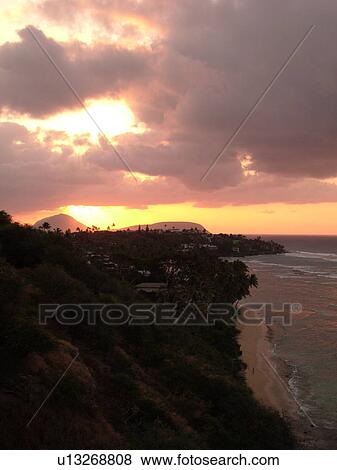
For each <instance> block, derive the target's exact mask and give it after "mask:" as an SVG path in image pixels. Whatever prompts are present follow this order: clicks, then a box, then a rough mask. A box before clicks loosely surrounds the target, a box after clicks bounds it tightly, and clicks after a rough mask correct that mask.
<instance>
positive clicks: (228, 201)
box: [0, 0, 337, 234]
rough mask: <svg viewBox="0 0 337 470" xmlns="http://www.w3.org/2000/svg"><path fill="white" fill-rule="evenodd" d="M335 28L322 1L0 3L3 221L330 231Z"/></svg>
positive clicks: (328, 0) (335, 171)
mask: <svg viewBox="0 0 337 470" xmlns="http://www.w3.org/2000/svg"><path fill="white" fill-rule="evenodd" d="M336 24H337V2H335V1H334V0H321V1H319V2H318V1H317V0H289V1H280V0H45V1H44V0H31V1H29V0H12V1H11V2H8V1H7V0H6V1H3V0H0V26H1V27H0V106H1V108H0V111H1V122H0V146H1V151H0V201H1V204H0V206H1V209H5V210H6V211H8V212H10V213H11V214H12V215H13V216H14V218H15V219H16V220H19V221H21V222H28V223H32V222H34V221H36V220H37V219H40V218H42V217H46V216H48V215H53V214H58V213H60V212H62V213H67V214H70V215H72V216H73V217H75V218H76V219H78V220H79V221H81V222H83V223H85V224H88V225H93V224H94V225H98V226H100V227H101V228H106V226H107V225H111V224H112V223H113V222H114V223H115V224H116V228H118V227H124V226H127V225H135V224H138V223H143V224H146V223H152V222H159V221H164V220H171V221H174V220H185V221H193V222H198V223H201V224H203V225H204V226H205V227H206V228H207V229H209V230H211V231H214V232H220V231H221V232H232V233H235V232H240V233H261V234H262V233H270V234H272V233H279V234H281V233H297V234H337V217H336V214H337V56H336V43H337V28H336ZM312 25H314V26H315V28H314V29H313V30H312V32H311V33H310V34H309V36H308V37H307V38H306V40H305V41H304V43H303V44H302V46H301V47H300V48H299V50H298V51H297V53H296V54H295V55H294V57H293V58H292V59H291V61H290V63H289V64H288V66H287V67H286V68H285V69H284V71H283V72H282V74H280V76H279V77H278V79H277V80H276V81H275V83H274V84H273V86H272V87H271V89H270V90H269V92H268V93H267V94H266V96H265V97H264V98H263V100H262V101H261V102H260V103H259V105H258V106H257V108H256V109H255V112H254V113H253V114H252V115H251V117H250V119H249V120H248V121H247V122H246V123H245V125H244V126H243V128H242V129H241V130H240V132H238V134H237V135H236V137H235V139H234V140H233V142H232V143H231V145H230V146H229V147H228V149H227V150H226V151H225V152H224V153H223V155H222V156H221V158H220V159H219V161H218V162H217V164H216V165H215V167H214V168H213V169H212V171H210V173H209V174H208V175H207V177H206V178H205V179H204V180H202V176H203V175H204V174H205V172H206V170H207V169H208V167H209V166H210V165H211V163H212V162H213V161H214V159H215V158H216V156H217V155H218V154H219V151H221V149H222V148H223V147H224V145H225V144H226V142H227V141H228V139H230V137H231V136H232V135H233V133H234V132H235V130H236V129H238V126H239V125H240V123H241V122H242V120H243V119H244V118H245V116H246V115H247V113H249V111H250V110H251V109H252V107H253V106H254V104H255V103H256V101H257V100H258V98H259V97H260V96H261V93H263V91H264V90H265V89H266V88H267V87H268V85H269V84H270V83H271V80H272V79H273V77H275V74H277V72H278V71H279V70H280V68H281V67H282V64H284V63H285V61H286V60H287V58H288V57H289V56H290V55H291V53H292V51H293V50H294V48H295V47H296V45H297V44H298V43H299V41H301V39H302V38H303V37H304V36H305V34H306V32H307V31H308V30H309V28H310V27H311V26H312ZM34 37H35V38H36V39H34ZM37 41H38V43H39V44H40V46H42V48H44V49H45V51H46V52H47V53H48V55H49V60H48V57H47V56H46V55H45V54H44V53H43V51H42V50H41V47H39V44H38V43H37ZM51 62H54V64H56V66H57V68H58V69H59V70H60V71H61V72H62V74H63V76H64V77H65V80H64V79H62V78H61V77H60V75H59V74H58V73H57V71H56V70H55V67H54V66H53V65H52V64H51ZM66 81H67V82H68V84H70V85H71V87H72V88H73V90H74V91H75V93H74V92H72V91H71V90H70V88H69V86H67V84H66ZM75 94H76V95H77V96H78V97H80V99H81V100H83V104H85V107H86V109H87V111H88V112H89V114H90V115H91V116H92V117H93V118H94V120H95V121H96V123H97V124H98V126H96V125H95V124H94V123H93V121H92V120H91V119H90V116H89V115H88V113H87V112H86V110H85V109H84V108H83V107H82V106H81V104H80V103H79V100H78V99H76V96H75ZM101 131H103V132H104V134H105V136H106V137H107V138H108V139H109V141H110V143H111V144H112V145H113V146H114V148H115V150H116V151H117V153H118V154H119V155H120V156H121V158H119V156H118V155H117V153H116V151H114V149H113V148H112V146H111V145H110V144H109V143H108V142H107V141H106V139H105V138H104V137H103V136H102V133H101ZM127 167H129V168H130V169H131V170H132V174H131V173H130V172H129V171H128V168H127Z"/></svg>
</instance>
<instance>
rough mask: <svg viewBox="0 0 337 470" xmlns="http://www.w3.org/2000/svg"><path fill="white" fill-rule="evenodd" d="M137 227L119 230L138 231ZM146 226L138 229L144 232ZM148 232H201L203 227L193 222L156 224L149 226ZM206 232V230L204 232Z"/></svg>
mask: <svg viewBox="0 0 337 470" xmlns="http://www.w3.org/2000/svg"><path fill="white" fill-rule="evenodd" d="M138 227H139V225H131V226H130V227H124V228H122V229H121V230H128V229H129V230H138ZM146 227H147V225H146V224H145V225H141V226H140V228H141V229H142V230H145V229H146ZM149 229H150V230H177V231H181V230H191V229H192V230H198V231H200V232H203V231H204V230H206V229H205V227H203V226H202V225H200V224H196V223H195V222H157V223H155V224H149ZM206 231H207V230H206Z"/></svg>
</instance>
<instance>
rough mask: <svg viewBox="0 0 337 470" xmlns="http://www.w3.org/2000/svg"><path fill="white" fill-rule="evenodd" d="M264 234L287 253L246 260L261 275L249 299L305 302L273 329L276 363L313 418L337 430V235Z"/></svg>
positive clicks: (277, 303) (271, 337) (319, 423)
mask: <svg viewBox="0 0 337 470" xmlns="http://www.w3.org/2000/svg"><path fill="white" fill-rule="evenodd" d="M263 238H265V239H268V238H272V239H273V240H275V241H277V242H279V243H282V244H283V245H284V246H285V248H286V249H287V251H288V253H286V254H281V255H263V256H255V257H250V258H245V259H244V261H245V263H246V264H248V266H249V267H250V270H251V271H252V272H254V273H256V275H257V276H258V280H259V287H258V288H257V289H254V290H253V292H252V296H251V297H250V298H249V301H251V300H252V301H257V302H272V303H274V304H275V307H276V308H277V307H279V306H280V305H281V304H283V303H287V302H292V303H297V304H298V303H299V304H301V305H302V312H300V313H296V314H294V315H293V316H292V325H290V326H281V325H280V324H279V325H277V324H276V325H275V326H272V327H271V329H270V332H271V335H270V341H271V342H272V344H273V354H274V359H275V363H276V364H278V363H280V362H282V363H283V364H285V365H286V367H283V368H282V367H281V368H280V371H282V373H283V375H284V380H285V381H286V382H287V383H288V386H289V387H290V389H291V390H292V392H293V393H294V394H295V395H296V398H297V400H299V402H300V403H301V404H302V406H303V407H304V409H305V410H306V412H307V413H308V415H309V416H310V418H311V419H312V420H313V421H314V423H315V424H316V425H317V426H318V427H322V428H327V429H337V237H328V236H327V237H323V236H307V237H303V236H272V237H263ZM285 370H286V371H287V373H286V374H285V372H284V371H285Z"/></svg>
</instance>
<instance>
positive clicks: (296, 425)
mask: <svg viewBox="0 0 337 470" xmlns="http://www.w3.org/2000/svg"><path fill="white" fill-rule="evenodd" d="M238 328H239V330H240V334H239V338H238V339H239V344H240V347H241V351H242V360H243V362H244V363H245V364H246V366H247V369H246V371H245V376H246V381H247V385H248V387H249V388H250V389H251V390H252V391H253V394H254V396H255V398H256V399H257V400H259V401H260V402H262V403H263V404H264V405H265V406H266V407H268V408H273V409H274V410H277V411H278V412H279V413H280V415H281V416H282V417H283V418H284V419H285V420H286V421H288V423H289V425H290V427H291V429H292V431H293V433H294V435H295V438H296V439H297V441H298V445H299V448H300V449H335V448H336V440H335V436H333V435H332V434H333V432H332V430H328V429H325V428H320V427H318V426H316V424H315V423H313V422H312V421H311V419H310V417H309V416H306V415H305V413H303V411H302V410H303V409H302V410H301V404H300V403H299V402H298V401H297V399H296V397H295V396H293V395H292V393H291V392H290V390H289V387H288V379H289V376H290V373H289V370H286V369H287V368H286V365H285V364H284V365H283V364H277V365H275V362H276V361H275V356H274V355H273V346H272V342H271V337H272V330H271V329H270V328H269V327H267V326H266V325H265V324H264V323H263V324H261V325H241V324H240V325H238ZM283 367H284V370H283Z"/></svg>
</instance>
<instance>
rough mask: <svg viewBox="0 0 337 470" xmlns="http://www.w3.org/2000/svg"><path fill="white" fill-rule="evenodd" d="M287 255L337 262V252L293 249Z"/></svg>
mask: <svg viewBox="0 0 337 470" xmlns="http://www.w3.org/2000/svg"><path fill="white" fill-rule="evenodd" d="M284 255H285V256H288V257H293V258H307V259H317V260H323V261H330V262H332V263H337V253H319V252H317V253H316V252H312V251H291V252H289V253H285V254H284Z"/></svg>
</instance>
